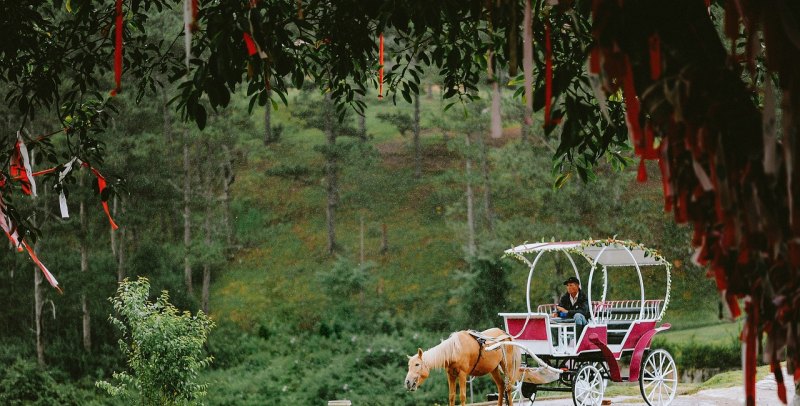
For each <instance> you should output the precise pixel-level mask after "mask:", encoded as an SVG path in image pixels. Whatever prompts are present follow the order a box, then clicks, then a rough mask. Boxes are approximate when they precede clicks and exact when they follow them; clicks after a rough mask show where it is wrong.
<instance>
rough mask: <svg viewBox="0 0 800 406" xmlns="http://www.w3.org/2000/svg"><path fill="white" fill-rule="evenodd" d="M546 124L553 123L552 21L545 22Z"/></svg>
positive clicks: (547, 125) (546, 125)
mask: <svg viewBox="0 0 800 406" xmlns="http://www.w3.org/2000/svg"><path fill="white" fill-rule="evenodd" d="M544 80H545V83H544V126H545V127H549V126H551V125H552V124H553V122H552V120H551V119H550V109H551V104H552V100H551V99H552V98H553V45H552V43H551V41H550V22H549V21H548V22H545V24H544Z"/></svg>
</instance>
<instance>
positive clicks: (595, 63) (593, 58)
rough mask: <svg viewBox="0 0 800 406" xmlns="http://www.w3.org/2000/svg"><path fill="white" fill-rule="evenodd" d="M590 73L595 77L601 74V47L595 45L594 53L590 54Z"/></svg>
mask: <svg viewBox="0 0 800 406" xmlns="http://www.w3.org/2000/svg"><path fill="white" fill-rule="evenodd" d="M589 73H591V74H594V75H599V74H600V46H599V45H595V46H594V48H592V52H591V53H590V54H589Z"/></svg>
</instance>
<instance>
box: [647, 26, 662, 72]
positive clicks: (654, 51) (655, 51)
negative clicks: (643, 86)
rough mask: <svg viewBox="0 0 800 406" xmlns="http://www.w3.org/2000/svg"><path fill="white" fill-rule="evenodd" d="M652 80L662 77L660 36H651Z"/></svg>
mask: <svg viewBox="0 0 800 406" xmlns="http://www.w3.org/2000/svg"><path fill="white" fill-rule="evenodd" d="M649 42H650V79H653V80H658V78H659V77H661V39H660V38H659V37H658V34H653V35H651V36H650V40H649Z"/></svg>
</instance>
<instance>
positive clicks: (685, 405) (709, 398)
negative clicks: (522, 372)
mask: <svg viewBox="0 0 800 406" xmlns="http://www.w3.org/2000/svg"><path fill="white" fill-rule="evenodd" d="M783 376H784V377H786V378H788V379H784V384H785V385H786V397H787V398H788V399H787V400H788V402H789V404H792V399H793V398H794V388H793V385H792V377H791V376H787V375H786V372H785V371H784V373H783ZM611 384H612V385H613V383H611ZM776 388H777V383H776V382H775V376H774V375H772V374H769V375H768V376H767V377H766V378H764V379H762V380H760V381H758V382H757V383H756V404H757V405H759V406H778V405H783V403H781V402H780V401H779V400H778V391H777V389H776ZM610 400H611V404H612V405H618V404H624V405H626V406H639V405H646V403H644V401H643V400H642V398H641V397H632V396H616V397H613V398H610ZM572 404H573V403H572V399H571V398H569V399H551V400H537V401H536V402H534V405H535V406H572ZM743 404H744V387H733V388H720V389H707V390H703V391H700V392H697V393H695V394H691V395H678V396H677V397H676V398H675V400H674V401H673V402H672V403H671V404H670V406H739V405H743Z"/></svg>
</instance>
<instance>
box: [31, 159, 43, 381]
mask: <svg viewBox="0 0 800 406" xmlns="http://www.w3.org/2000/svg"><path fill="white" fill-rule="evenodd" d="M30 157H31V158H30V162H31V168H35V167H36V155H35V154H34V153H31V154H30ZM46 194H47V189H45V191H44V193H43V195H45V196H46ZM36 199H38V198H36V197H34V200H36ZM42 200H45V201H46V200H47V199H46V198H43V199H42ZM42 217H43V218H44V216H42ZM36 220H37V215H36V214H35V213H34V215H33V220H32V221H31V225H32V226H33V227H35V228H40V229H41V226H42V224H39V222H38V221H36ZM43 222H44V221H42V223H43ZM41 245H42V240H41V239H39V240H38V241H36V243H35V244H33V252H34V253H36V254H37V255H38V253H39V248H41ZM42 278H43V276H42V271H41V270H40V269H39V268H37V267H36V266H34V267H33V306H34V308H33V313H34V324H35V325H36V361H37V362H38V363H39V366H41V367H43V366H45V362H44V332H43V331H42V307H43V306H44V292H43V291H42Z"/></svg>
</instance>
